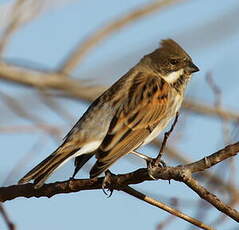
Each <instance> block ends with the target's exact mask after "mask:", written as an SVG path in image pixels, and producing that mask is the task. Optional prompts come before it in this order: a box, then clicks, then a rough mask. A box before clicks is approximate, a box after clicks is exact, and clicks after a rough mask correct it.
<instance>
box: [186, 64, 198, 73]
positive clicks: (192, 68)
mask: <svg viewBox="0 0 239 230" xmlns="http://www.w3.org/2000/svg"><path fill="white" fill-rule="evenodd" d="M187 69H188V71H189V72H191V73H195V72H198V71H199V70H200V69H199V68H198V67H197V66H196V65H194V64H193V63H192V62H190V63H189V64H188V67H187Z"/></svg>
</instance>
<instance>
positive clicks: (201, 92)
mask: <svg viewBox="0 0 239 230" xmlns="http://www.w3.org/2000/svg"><path fill="white" fill-rule="evenodd" d="M8 2H9V1H0V4H2V5H3V4H7V3H8ZM147 2H148V1H145V0H128V1H126V0H125V1H110V0H103V1H86V0H82V1H73V2H72V3H70V4H69V5H65V6H64V7H60V8H57V9H54V10H51V11H49V12H47V13H44V14H43V15H42V16H41V17H39V18H37V19H36V20H34V21H33V22H31V23H29V24H27V25H26V26H24V27H23V28H22V29H21V30H20V31H18V32H17V33H16V35H15V36H14V37H13V39H12V40H11V42H10V44H9V46H8V48H7V50H6V52H5V56H4V58H6V59H8V60H14V61H16V60H18V61H19V60H25V62H26V63H28V61H29V62H31V63H36V64H37V65H39V66H43V67H44V68H49V69H53V70H54V69H56V68H57V67H58V65H59V64H60V63H62V61H63V60H64V58H65V57H66V56H67V54H68V53H69V52H70V51H71V50H72V49H73V48H74V47H75V45H76V44H77V43H78V42H79V41H82V40H83V39H85V38H86V36H87V35H89V34H90V33H92V32H94V31H95V29H97V28H100V27H102V26H103V25H105V23H107V22H108V21H109V20H112V19H114V18H117V17H119V16H120V15H122V14H124V13H126V12H129V11H130V10H132V9H134V8H135V7H138V6H140V5H141V4H145V3H147ZM238 8H239V4H238V1H236V0H228V1H220V4H219V1H217V0H211V1H206V0H198V1H185V2H183V3H182V4H179V5H175V6H172V7H168V8H167V9H165V10H163V11H160V12H156V13H154V14H152V15H150V16H147V17H145V18H143V19H141V20H139V21H137V22H136V23H132V24H130V25H129V26H127V27H125V28H123V29H122V30H121V31H120V32H117V33H115V34H113V35H112V36H110V37H109V38H107V39H106V40H104V41H103V42H102V43H100V44H99V45H98V46H97V47H96V48H94V49H92V50H91V52H90V53H89V55H88V56H87V57H86V58H85V59H84V60H83V62H82V63H81V65H80V66H79V67H78V68H77V69H76V70H75V71H74V76H75V77H78V78H82V79H84V78H86V79H88V78H93V79H96V81H97V80H98V81H99V82H108V83H112V82H114V81H115V80H116V79H117V78H118V77H120V76H121V75H122V74H123V73H125V72H126V71H127V70H128V69H129V68H130V67H132V66H133V65H134V64H135V63H136V62H137V61H138V60H139V59H140V58H141V57H142V56H143V55H144V54H146V53H147V52H150V51H152V50H153V49H155V48H156V47H157V46H158V43H159V40H160V39H164V38H168V37H172V38H174V39H176V40H177V41H178V42H179V43H180V44H181V45H182V46H183V47H184V48H185V49H186V50H187V51H188V53H190V55H191V56H192V57H193V60H194V62H195V63H196V64H197V65H198V66H199V67H200V69H201V71H200V73H197V74H196V75H195V77H194V78H193V80H192V82H191V84H190V86H189V89H188V91H187V95H188V97H190V98H196V99H197V100H199V101H202V102H208V103H210V102H213V94H212V92H211V91H210V89H209V87H208V84H207V83H206V81H205V74H206V73H207V72H208V71H212V73H213V77H214V78H215V80H216V81H217V84H218V85H219V87H220V88H221V89H222V91H223V105H224V106H226V107H228V108H232V109H234V110H237V111H238V110H239V106H238V103H237V104H236V103H235V99H236V98H238V74H239V70H238V58H239V57H238V49H239V42H238V41H239V30H238V28H237V27H238V25H237V23H235V22H238V20H239V15H238V16H237V18H234V19H233V20H232V17H231V18H230V15H233V14H235V15H236V13H235V12H236V9H238ZM236 19H237V20H236ZM230 20H231V21H230ZM209 26H210V27H209ZM208 27H209V28H208ZM21 62H22V61H21ZM0 89H1V90H2V91H3V92H5V93H8V94H9V95H12V96H15V97H17V98H18V99H19V103H21V104H22V105H24V106H26V107H27V105H26V104H25V103H26V102H27V103H31V106H32V111H31V112H32V113H34V114H37V116H38V117H40V118H42V119H44V120H45V121H47V122H48V123H52V124H59V125H61V126H63V127H64V128H65V131H66V132H67V130H69V128H70V127H71V125H72V124H73V123H74V122H75V121H76V120H77V119H78V118H79V117H80V116H81V115H82V114H83V112H84V111H85V109H86V108H87V105H86V104H83V103H79V102H75V101H70V100H67V99H62V100H59V103H61V104H63V105H64V106H65V108H66V110H67V111H68V112H69V113H70V114H71V116H72V120H70V121H68V122H66V121H65V120H64V119H62V118H59V116H57V115H56V114H54V113H53V112H52V111H50V110H49V109H47V108H46V107H45V106H44V105H42V104H41V102H40V101H37V99H36V98H35V97H33V98H31V97H32V96H33V95H34V93H33V91H32V90H31V89H27V88H19V87H16V86H10V85H8V84H6V83H0ZM23 98H26V99H27V100H26V102H25V101H24V100H23ZM0 105H1V106H2V109H1V111H4V112H6V114H8V116H6V117H4V115H3V117H2V122H3V124H5V122H6V123H7V124H9V125H16V124H28V122H27V121H25V120H24V119H19V118H17V117H16V116H15V115H14V114H13V113H12V112H11V111H10V110H9V109H8V108H6V107H5V106H4V105H3V104H2V102H0ZM183 116H185V117H183V118H180V119H182V120H184V118H185V119H186V121H185V124H184V125H185V126H186V128H184V129H183V133H181V134H180V135H181V136H183V142H182V143H179V144H178V145H177V146H178V148H179V149H180V150H181V151H183V152H185V154H188V155H187V157H189V158H191V159H193V160H196V159H199V158H201V157H203V156H204V155H206V154H209V153H212V152H214V151H216V150H217V149H219V148H221V147H223V146H224V143H223V139H222V136H221V134H220V132H221V124H220V123H219V122H218V121H217V120H212V119H210V118H202V117H200V116H193V115H191V114H186V113H185V114H183ZM0 135H1V149H2V154H1V157H2V159H1V161H0V173H1V174H0V175H1V177H0V181H1V182H3V181H4V179H5V177H6V176H7V175H8V173H9V172H10V170H11V168H12V167H14V165H15V164H16V163H17V162H18V161H19V160H20V159H21V158H22V157H23V156H24V154H25V153H26V152H27V151H32V148H33V146H34V145H35V144H36V143H37V142H38V141H39V139H40V140H43V142H44V146H42V147H41V148H39V149H38V150H37V151H36V150H34V153H32V154H33V156H32V161H30V162H28V163H27V165H26V166H25V167H24V168H23V169H22V171H21V172H18V173H19V174H18V175H15V176H16V178H12V179H11V183H12V184H14V183H16V182H17V180H18V179H19V178H20V177H21V176H22V175H23V174H24V173H25V172H26V171H27V170H29V169H30V168H32V167H33V166H34V165H35V164H36V163H37V162H39V161H40V160H42V159H43V158H45V157H46V156H47V154H48V153H50V152H51V151H53V150H54V148H55V147H56V146H57V144H58V143H59V142H56V141H54V140H52V139H51V138H50V137H49V136H47V135H45V134H44V133H41V132H39V133H35V134H34V135H32V134H29V133H22V134H21V135H19V133H14V134H0ZM63 136H64V133H63V134H62V137H63ZM172 140H173V137H172ZM35 151H36V152H35ZM144 151H145V152H149V153H150V154H151V155H153V154H156V153H157V151H156V150H155V149H153V148H148V147H144ZM129 158H130V157H126V158H125V159H121V160H119V162H118V163H117V164H116V165H115V166H113V167H112V170H113V171H116V172H122V170H123V172H127V171H130V170H132V169H134V168H138V167H143V166H144V163H143V162H141V161H140V160H137V159H134V160H135V162H136V164H134V163H133V160H132V158H131V159H129ZM92 163H93V161H92V162H91V164H92ZM237 163H238V161H237ZM172 164H176V163H175V162H172ZM215 168H216V167H215ZM72 170H73V167H72V163H71V162H69V163H68V164H67V165H66V166H64V167H63V168H61V169H60V170H59V171H58V172H56V173H55V174H54V175H53V176H52V177H51V178H50V179H49V181H50V182H53V181H56V180H64V179H67V178H69V176H70V175H71V173H72ZM79 176H80V177H86V176H87V173H86V170H85V171H83V172H82V173H80V174H79ZM135 187H136V188H138V189H139V190H140V191H143V192H145V193H147V194H151V195H152V196H153V197H154V198H157V199H159V200H161V201H163V202H166V201H168V199H170V198H171V197H180V198H182V199H184V200H186V201H188V200H189V199H191V198H192V199H194V200H195V201H192V202H191V201H190V202H188V204H187V202H182V204H179V205H180V210H182V211H184V212H186V213H187V214H189V215H192V216H194V215H195V209H194V206H195V205H197V200H198V196H197V195H196V194H195V193H193V192H192V191H191V190H189V189H188V188H186V187H185V186H184V185H183V184H181V183H178V182H172V183H171V184H170V185H169V184H168V182H167V181H158V182H147V183H146V182H145V183H143V184H140V185H137V186H135ZM185 203H186V204H187V205H185ZM5 207H6V209H7V211H8V213H9V215H10V217H11V219H12V220H13V222H14V223H15V224H16V225H17V229H18V230H23V229H24V230H26V229H27V230H28V229H35V230H38V229H39V230H40V229H59V230H64V229H73V228H74V229H75V228H81V229H96V228H99V229H106V230H107V229H112V228H113V229H115V230H118V229H132V228H133V229H138V230H144V229H155V228H156V225H157V224H158V223H159V222H160V221H162V220H164V219H165V217H166V216H167V215H168V214H167V213H165V212H164V211H162V210H159V209H157V208H155V207H152V206H150V205H148V204H145V203H142V202H141V201H138V200H136V199H135V198H132V197H129V196H128V195H126V194H124V193H123V192H118V191H115V192H114V194H113V196H112V197H111V198H109V199H107V198H106V197H105V195H104V194H103V192H102V191H85V192H79V193H75V194H67V195H58V196H56V197H53V198H51V199H48V198H38V199H37V198H31V199H25V198H18V199H15V200H13V201H9V202H6V204H5ZM209 214H210V215H209V216H208V218H207V219H206V220H205V222H206V223H210V222H211V220H212V219H213V216H214V217H215V215H216V214H218V212H217V211H212V210H211V211H210V212H209ZM233 224H234V222H233V221H228V222H227V225H225V226H223V225H222V226H219V227H218V228H217V229H219V230H222V229H223V230H224V229H231V228H232V227H233V226H235V225H233ZM187 225H188V224H187V223H185V222H184V221H182V220H180V219H177V220H176V221H175V222H173V223H172V224H171V226H170V227H171V228H172V229H175V228H177V229H189V228H188V227H186V226H187ZM170 227H169V228H168V229H170ZM0 229H6V226H5V225H4V223H3V222H2V219H0Z"/></svg>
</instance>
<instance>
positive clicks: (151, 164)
mask: <svg viewBox="0 0 239 230" xmlns="http://www.w3.org/2000/svg"><path fill="white" fill-rule="evenodd" d="M165 167H167V165H166V163H165V162H164V161H163V160H162V159H160V158H159V159H158V158H157V159H153V158H152V160H151V161H147V168H148V174H149V176H150V177H151V178H152V179H153V180H157V178H156V177H155V176H154V175H155V173H154V172H155V169H157V168H165Z"/></svg>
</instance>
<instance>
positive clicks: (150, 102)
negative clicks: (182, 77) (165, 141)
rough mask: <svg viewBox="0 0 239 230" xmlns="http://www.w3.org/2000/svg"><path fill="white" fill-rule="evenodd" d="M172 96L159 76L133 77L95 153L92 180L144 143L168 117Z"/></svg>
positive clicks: (140, 74) (167, 85) (139, 75)
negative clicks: (153, 128)
mask: <svg viewBox="0 0 239 230" xmlns="http://www.w3.org/2000/svg"><path fill="white" fill-rule="evenodd" d="M136 86H137V87H136ZM172 93H174V92H173V91H172V89H171V87H170V86H169V84H168V83H167V82H166V81H164V80H163V79H162V78H160V77H158V76H154V75H152V76H150V77H149V76H145V75H144V74H143V73H138V74H137V75H136V76H135V78H134V79H133V80H132V86H131V87H130V88H129V90H128V95H127V97H125V98H127V100H125V101H124V102H123V105H122V106H120V107H119V108H120V109H119V110H118V111H117V112H116V114H115V116H114V118H113V119H112V122H111V125H110V127H109V131H108V133H107V135H106V136H105V138H104V140H103V142H102V144H101V146H100V147H99V149H98V150H97V153H96V156H97V158H98V160H97V162H96V164H95V165H94V167H93V168H92V170H91V177H95V176H98V175H99V174H100V173H101V172H103V171H105V170H106V169H107V168H108V167H109V166H110V165H111V164H113V163H114V162H115V161H116V160H117V159H118V158H120V157H122V156H123V155H125V154H127V153H129V152H130V151H132V150H134V149H136V148H138V147H139V146H140V145H141V144H142V143H143V141H144V139H145V138H146V137H147V136H149V135H150V132H151V131H150V130H151V128H152V127H155V126H156V125H157V124H158V123H159V122H160V120H161V119H163V118H164V117H165V116H167V114H166V113H167V108H168V106H169V105H171V104H172V102H171V101H170V100H173V99H172V98H173V97H172V95H170V94H172Z"/></svg>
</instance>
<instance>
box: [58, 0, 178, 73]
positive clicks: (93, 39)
mask: <svg viewBox="0 0 239 230" xmlns="http://www.w3.org/2000/svg"><path fill="white" fill-rule="evenodd" d="M181 1H182V0H162V1H159V0H156V1H151V2H150V3H149V4H147V5H144V6H140V8H139V9H136V10H131V11H130V12H129V13H128V14H126V15H124V16H120V17H119V18H118V19H116V20H114V21H113V22H110V23H109V24H108V25H106V26H105V27H103V28H102V27H101V28H99V29H98V30H97V31H95V32H94V33H93V34H92V35H90V36H89V37H88V38H86V39H85V41H83V42H80V43H79V44H78V45H77V47H75V48H74V50H73V51H72V53H71V54H70V55H68V57H67V58H66V60H65V61H64V62H63V64H62V65H61V66H60V68H59V70H58V71H59V72H60V73H64V74H70V73H71V72H72V71H73V70H74V69H75V68H76V66H77V65H79V64H80V61H81V60H82V59H83V58H84V57H85V56H86V55H87V54H88V52H89V51H90V50H91V49H92V48H93V47H94V46H96V45H97V44H98V43H99V42H101V41H102V40H103V39H105V38H106V37H108V36H110V35H112V34H113V33H114V32H117V31H119V30H120V29H122V28H123V27H125V26H127V25H128V24H130V23H133V22H135V21H138V20H139V19H141V18H143V17H145V16H147V15H149V14H152V13H154V12H156V11H158V10H160V9H164V7H165V6H168V5H171V4H173V3H178V2H181Z"/></svg>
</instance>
